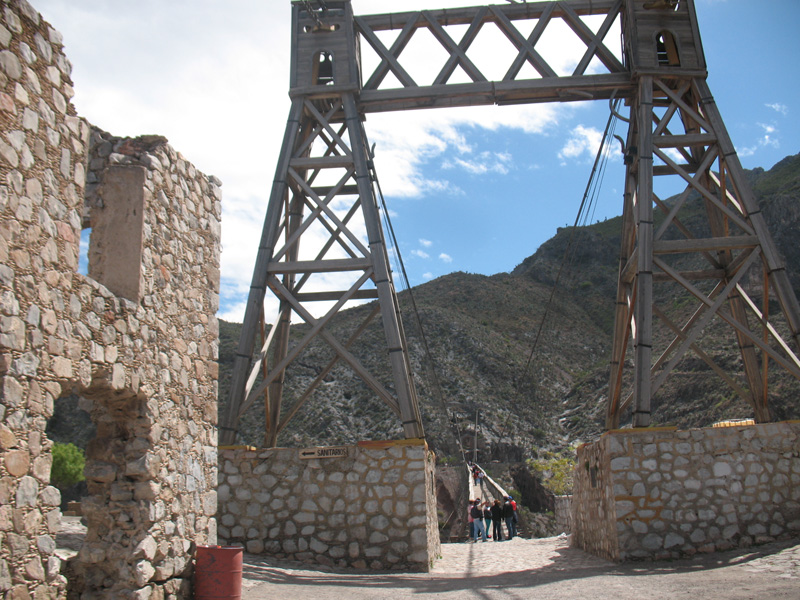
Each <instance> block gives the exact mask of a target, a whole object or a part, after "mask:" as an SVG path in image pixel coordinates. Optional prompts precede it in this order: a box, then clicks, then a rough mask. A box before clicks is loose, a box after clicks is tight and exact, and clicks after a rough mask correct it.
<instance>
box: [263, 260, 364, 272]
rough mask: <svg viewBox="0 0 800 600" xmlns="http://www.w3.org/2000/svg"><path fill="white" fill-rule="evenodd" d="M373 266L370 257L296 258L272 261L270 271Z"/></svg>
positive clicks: (305, 270)
mask: <svg viewBox="0 0 800 600" xmlns="http://www.w3.org/2000/svg"><path fill="white" fill-rule="evenodd" d="M371 266H372V262H371V261H370V259H369V258H338V259H330V260H296V261H286V262H271V263H269V266H268V267H267V270H268V272H269V273H273V274H274V273H309V272H313V273H338V272H342V271H364V270H366V269H369V268H370V267H371Z"/></svg>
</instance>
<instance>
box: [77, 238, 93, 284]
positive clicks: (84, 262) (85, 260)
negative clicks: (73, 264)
mask: <svg viewBox="0 0 800 600" xmlns="http://www.w3.org/2000/svg"><path fill="white" fill-rule="evenodd" d="M91 240H92V228H91V227H86V228H84V229H83V231H81V241H80V244H79V246H78V273H80V274H81V275H86V276H87V277H88V276H89V247H90V246H91V245H92V241H91Z"/></svg>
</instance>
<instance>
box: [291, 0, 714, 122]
mask: <svg viewBox="0 0 800 600" xmlns="http://www.w3.org/2000/svg"><path fill="white" fill-rule="evenodd" d="M294 4H295V5H296V6H297V7H299V8H301V10H295V12H294V15H295V19H296V22H295V24H294V26H293V30H292V31H293V39H292V43H293V49H294V52H293V54H292V59H293V62H292V75H291V88H292V94H304V93H308V92H310V91H311V90H310V88H313V87H316V85H317V80H316V79H315V77H316V72H317V71H315V69H316V65H317V64H319V54H318V53H320V52H324V55H325V56H327V57H330V59H331V60H332V63H333V68H334V76H333V79H332V80H326V85H328V86H331V87H332V88H334V89H338V90H341V91H343V90H346V89H354V90H357V91H358V93H359V105H360V109H361V110H362V111H364V112H375V111H389V110H407V109H414V108H433V107H453V106H474V105H483V104H517V103H531V102H564V101H580V100H591V99H608V98H610V97H611V96H616V97H631V96H632V95H634V94H635V92H636V89H635V85H634V78H635V77H636V76H637V75H640V74H643V73H653V72H659V73H662V74H666V73H669V74H671V75H672V76H705V69H706V67H705V59H704V57H703V52H702V47H701V46H700V45H699V43H698V42H699V33H698V28H697V21H696V17H695V14H694V9H693V8H694V7H693V5H692V4H691V3H690V2H688V1H686V0H684V1H681V2H675V3H671V2H667V3H666V4H664V5H663V6H665V8H658V7H659V6H662V4H659V3H658V2H644V1H631V2H625V1H623V0H598V1H594V0H592V1H588V0H563V1H560V2H532V3H517V4H500V5H492V6H475V7H468V8H453V9H438V10H419V11H407V12H400V13H393V14H377V15H367V16H358V15H353V14H352V9H351V7H350V3H349V2H348V1H346V0H344V1H339V2H326V3H325V4H326V5H327V10H326V9H322V8H318V9H317V10H313V9H312V7H311V5H310V4H309V3H308V2H305V1H300V2H295V3H294ZM653 4H655V5H656V7H651V5H653ZM589 21H591V23H590V22H589ZM629 24H631V25H629ZM620 32H621V33H622V34H623V37H624V38H625V39H624V41H623V43H624V48H621V47H620V46H621V44H620V39H619V34H620ZM420 38H426V40H425V41H429V42H431V43H430V44H429V45H428V46H426V47H427V48H430V49H431V50H432V52H431V53H429V54H427V55H426V56H425V57H423V59H421V58H420V56H419V54H418V53H414V52H411V51H410V50H409V49H410V48H413V46H414V44H415V43H417V40H420ZM433 40H435V42H433ZM483 40H490V41H489V42H487V43H483V44H482V41H483ZM423 43H424V42H423ZM320 45H322V46H325V49H324V50H320V49H319V48H320ZM489 45H491V52H492V55H493V56H499V57H501V58H500V59H499V62H498V63H496V64H485V63H486V61H481V60H480V59H481V58H482V54H484V55H485V53H486V50H487V47H489ZM566 47H573V48H580V51H579V52H580V55H578V56H576V57H575V59H574V60H573V61H572V62H571V64H563V63H562V62H561V60H560V57H558V56H555V55H554V50H560V49H563V48H566ZM504 49H505V50H507V51H506V52H503V50H504ZM548 49H549V50H550V52H549V54H548V52H547V50H548ZM315 53H317V54H316V55H315ZM368 56H370V57H374V58H375V59H376V60H374V61H372V63H371V64H366V63H367V58H368ZM437 61H438V62H437ZM421 63H424V66H425V68H426V70H427V71H428V74H429V75H430V77H428V78H427V79H426V80H424V81H423V80H422V78H421V77H419V76H417V73H418V72H419V70H420V66H421Z"/></svg>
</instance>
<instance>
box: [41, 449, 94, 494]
mask: <svg viewBox="0 0 800 600" xmlns="http://www.w3.org/2000/svg"><path fill="white" fill-rule="evenodd" d="M85 465H86V458H85V457H84V455H83V450H81V449H80V448H78V447H77V446H75V445H74V444H60V443H58V442H54V443H53V466H52V467H51V468H50V482H51V483H52V484H53V485H54V486H56V487H57V488H66V487H69V486H71V485H74V484H76V483H78V482H79V481H83V480H84V477H83V468H84V466H85Z"/></svg>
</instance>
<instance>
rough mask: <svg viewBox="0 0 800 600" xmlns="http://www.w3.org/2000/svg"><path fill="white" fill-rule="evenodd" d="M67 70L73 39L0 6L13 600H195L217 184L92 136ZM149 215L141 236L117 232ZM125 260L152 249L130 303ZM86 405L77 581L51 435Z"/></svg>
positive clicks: (2, 286)
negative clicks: (134, 217) (55, 424)
mask: <svg viewBox="0 0 800 600" xmlns="http://www.w3.org/2000/svg"><path fill="white" fill-rule="evenodd" d="M70 70H71V65H70V63H69V61H68V60H67V59H66V57H65V56H64V54H63V47H62V39H61V36H60V34H59V33H58V32H57V31H56V30H55V29H53V27H51V26H50V25H49V24H47V23H46V22H44V21H43V20H42V19H41V16H40V15H39V14H38V13H37V12H36V10H35V9H33V8H32V7H31V6H30V5H29V4H28V3H27V2H25V1H24V0H0V596H2V597H3V598H5V599H18V598H19V599H23V598H25V599H27V598H34V599H36V600H40V599H44V598H48V599H52V598H59V599H61V598H64V597H66V587H67V585H68V584H69V586H70V588H71V589H73V590H74V591H75V593H80V592H85V593H86V594H87V596H86V597H92V598H109V599H110V598H114V599H130V598H135V599H137V600H144V599H152V600H160V599H163V598H170V599H171V598H189V597H190V593H191V590H190V584H189V582H190V577H191V558H192V555H193V551H194V546H195V545H196V544H208V543H214V542H215V541H216V521H215V513H216V491H215V487H216V479H217V452H216V442H217V438H216V427H215V424H216V391H217V365H216V357H217V344H218V342H217V321H216V318H215V313H216V310H217V304H218V295H217V294H218V289H219V288H218V286H219V231H220V230H219V219H220V214H221V204H220V200H221V195H220V190H219V182H218V181H216V180H214V179H213V178H209V177H206V176H205V175H203V174H202V173H199V172H198V171H196V170H195V169H194V167H192V165H191V164H189V163H188V162H187V161H186V160H185V159H184V158H183V157H182V156H181V155H180V154H179V153H177V152H175V151H174V150H173V149H172V148H171V147H170V146H169V145H168V144H167V143H166V140H163V139H154V138H149V137H148V138H138V139H136V140H130V139H117V138H112V137H111V136H109V135H108V134H105V133H102V132H100V131H98V130H93V129H92V128H91V127H90V125H89V124H88V123H86V122H85V121H84V120H83V119H81V118H80V117H78V116H77V115H76V113H75V109H74V107H73V105H72V103H71V101H70V99H71V97H72V95H73V91H72V84H71V81H70ZM85 197H86V198H85ZM85 200H86V204H85ZM134 205H135V206H137V207H140V208H138V209H137V210H140V212H141V213H142V214H140V215H138V222H140V223H141V225H140V227H139V229H140V230H137V231H131V232H127V231H126V230H125V229H124V228H122V229H120V228H117V229H116V230H114V228H113V224H114V223H115V222H116V220H117V218H119V216H120V215H123V214H125V213H126V212H130V210H131V206H134ZM95 223H104V227H99V228H98V229H97V231H95V230H94V229H93V231H92V237H91V246H92V250H94V253H93V251H92V250H90V265H89V272H90V274H91V276H90V277H86V276H83V275H81V274H79V273H77V269H78V257H79V240H80V234H81V228H82V226H83V225H93V224H95ZM127 236H130V239H128V237H127ZM128 242H130V244H128ZM121 247H125V248H127V247H132V248H140V253H139V254H137V255H136V256H138V257H139V258H137V261H138V262H137V263H136V264H134V265H133V267H135V268H132V269H131V270H130V272H129V273H128V274H127V275H126V278H125V281H124V282H123V283H125V284H126V286H129V287H127V288H126V289H125V291H124V293H120V292H115V291H113V290H112V289H110V287H109V286H107V285H106V281H104V279H105V278H106V277H108V273H107V272H106V273H104V272H103V269H99V268H98V260H99V259H98V256H102V255H103V254H102V253H101V254H98V253H97V249H98V248H103V249H104V250H103V251H104V252H105V253H106V255H107V253H111V254H112V255H113V254H114V253H115V252H117V254H118V255H117V257H116V259H118V258H120V257H119V254H123V255H124V256H123V257H122V260H126V261H128V262H127V263H126V264H127V266H129V267H130V266H131V265H130V260H129V257H128V256H127V252H124V253H122V252H120V250H119V249H120V248H121ZM100 262H102V260H100ZM112 287H113V286H112ZM73 392H74V393H77V394H79V395H80V396H81V397H82V400H81V406H82V407H83V408H84V409H86V410H87V411H88V412H89V413H90V414H91V416H92V418H93V420H94V422H95V424H96V425H97V437H96V439H95V440H94V441H93V442H91V443H90V444H89V447H88V449H87V464H86V477H87V481H88V487H89V496H88V497H87V498H86V499H85V500H84V503H83V513H84V515H86V517H87V520H88V532H87V537H86V542H85V543H84V546H83V548H82V549H81V551H80V552H79V554H78V556H77V557H76V560H75V562H74V564H71V565H70V567H71V568H70V580H69V582H67V581H66V579H65V576H64V572H65V571H66V569H65V568H64V565H62V564H61V560H60V559H59V558H58V557H57V556H56V555H55V553H54V550H55V543H54V538H55V534H56V533H57V531H58V529H59V525H60V518H61V514H60V511H59V508H58V507H59V500H60V498H59V493H58V490H56V488H54V487H52V486H50V485H49V484H50V466H51V462H52V458H51V454H50V450H51V447H52V444H51V442H50V441H49V440H48V439H47V437H46V435H45V427H46V424H47V419H48V418H49V417H50V416H51V415H52V413H53V407H54V403H55V402H57V401H58V399H59V398H60V397H62V396H63V395H65V394H69V393H73Z"/></svg>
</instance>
